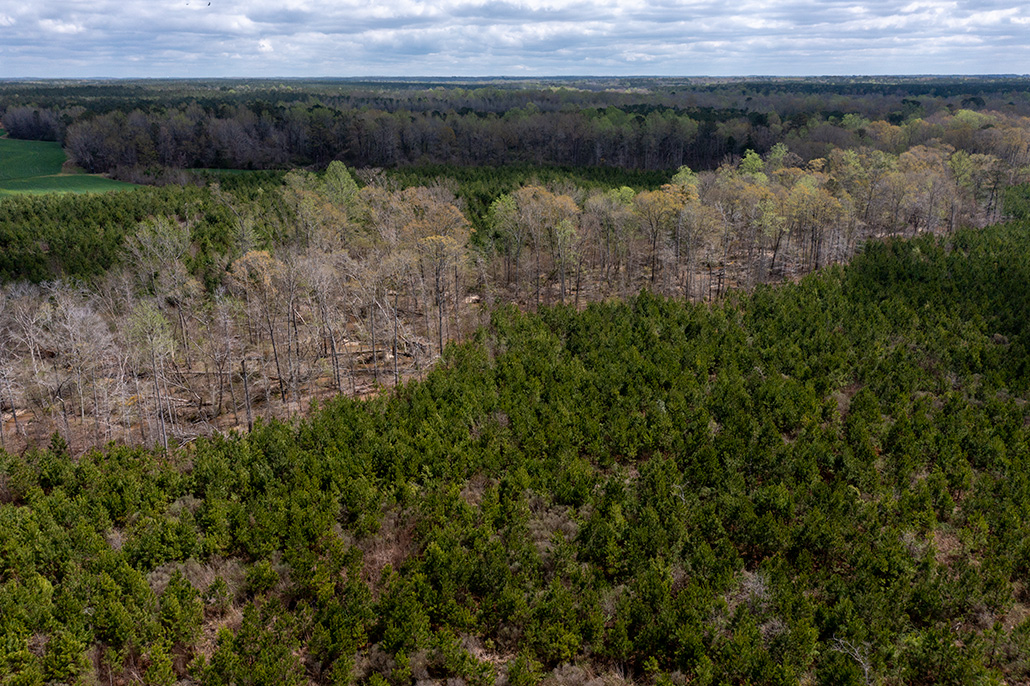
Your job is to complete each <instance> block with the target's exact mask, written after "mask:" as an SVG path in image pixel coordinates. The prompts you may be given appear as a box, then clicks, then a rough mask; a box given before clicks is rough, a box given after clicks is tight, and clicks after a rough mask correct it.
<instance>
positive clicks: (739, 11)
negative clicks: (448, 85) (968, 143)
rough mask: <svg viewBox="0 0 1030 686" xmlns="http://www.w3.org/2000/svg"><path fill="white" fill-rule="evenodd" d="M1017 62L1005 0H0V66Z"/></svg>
mask: <svg viewBox="0 0 1030 686" xmlns="http://www.w3.org/2000/svg"><path fill="white" fill-rule="evenodd" d="M1028 71H1030V9H1028V8H1027V6H1026V5H1024V4H1023V3H1020V2H1011V1H1010V0H981V1H978V2H968V1H965V0H958V1H955V2H940V1H938V0H928V1H923V0H915V1H914V2H910V3H896V2H887V1H885V0H868V1H865V2H850V1H848V0H829V1H822V2H816V1H815V0H761V1H753V0H743V1H742V2H738V3H733V4H732V6H730V7H727V5H725V4H723V3H714V2H708V1H705V2H698V1H691V0H654V1H651V2H643V1H642V0H590V1H589V2H586V1H580V0H526V1H515V0H512V1H503V0H432V1H431V2H413V1H411V0H384V1H382V0H381V1H379V2H371V1H368V0H333V1H328V0H250V1H248V2H243V1H241V0H210V2H208V0H119V1H117V2H115V1H114V0H92V1H90V2H80V1H75V0H35V1H28V2H27V1H26V0H17V1H13V0H0V78H3V77H21V76H40V77H86V76H115V77H133V76H139V77H161V76H184V77H207V76H430V75H435V76H486V75H510V76H520V75H629V74H639V75H684V76H693V75H713V76H722V75H756V74H765V75H818V74H1001V73H1019V74H1022V73H1027V72H1028Z"/></svg>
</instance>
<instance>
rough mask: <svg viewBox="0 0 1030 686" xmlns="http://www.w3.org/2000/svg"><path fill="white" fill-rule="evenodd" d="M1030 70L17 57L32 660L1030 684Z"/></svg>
mask: <svg viewBox="0 0 1030 686" xmlns="http://www.w3.org/2000/svg"><path fill="white" fill-rule="evenodd" d="M1028 85H1030V81H1028V80H1027V79H1025V78H1022V77H992V78H962V77H954V78H943V77H925V78H906V79H894V78H880V77H875V78H865V77H854V78H826V79H700V78H698V79H652V78H618V79H615V78H612V79H596V78H562V79H546V80H545V79H534V80H526V79H489V80H478V81H473V80H466V79H409V80H364V81H358V80H346V79H324V80H275V81H272V80H196V81H186V82H183V81H161V80H143V81H122V80H118V81H69V82H48V81H44V82H35V81H28V80H22V81H5V82H0V121H2V124H3V127H4V129H5V130H6V131H8V132H9V134H10V135H11V136H14V137H22V138H34V139H39V140H54V141H59V142H60V143H61V144H62V145H63V146H64V148H65V150H66V151H67V152H68V154H69V156H70V158H71V160H72V161H73V162H74V163H76V164H78V165H80V166H81V167H83V168H85V169H86V170H88V171H93V172H105V173H109V174H112V175H114V176H117V177H119V178H122V179H127V180H132V181H136V182H142V183H146V184H148V185H147V187H144V188H139V189H137V190H134V191H130V192H119V193H106V194H98V195H92V196H86V197H72V196H65V195H56V194H50V195H41V196H12V197H5V198H0V683H2V684H4V686H6V685H7V684H8V683H10V684H42V683H84V684H95V683H109V684H114V683H130V682H143V683H147V684H173V683H176V682H177V681H187V682H192V683H201V684H211V685H214V684H222V683H236V684H301V683H319V684H322V683H325V684H348V683H361V684H369V685H375V686H383V685H384V684H391V685H393V686H400V685H401V684H411V683H418V682H423V683H425V682H434V683H444V682H446V683H449V684H452V685H453V684H458V683H465V684H489V683H499V684H505V683H506V684H510V685H513V686H514V685H522V684H535V683H539V682H545V683H547V684H554V685H557V684H584V685H587V684H589V685H590V686H601V685H602V684H612V685H619V684H630V683H645V684H656V685H657V684H661V685H662V686H665V685H667V684H677V686H679V685H684V684H795V683H799V682H800V683H819V684H865V685H869V684H890V685H893V684H899V685H900V684H969V683H986V684H1002V683H1019V682H1023V681H1027V680H1028V679H1030V660H1028V657H1027V656H1028V655H1030V619H1028V618H1030V578H1028V575H1030V543H1028V541H1030V479H1028V474H1030V471H1028V468H1030V440H1028V434H1027V432H1028V430H1030V429H1028V427H1030V412H1028V409H1027V407H1028V406H1027V401H1028V399H1030V398H1028V396H1027V394H1028V393H1030V360H1028V340H1030V323H1028V319H1027V314H1028V312H1030V302H1028V297H1030V296H1028V291H1027V288H1026V283H1028V282H1030V258H1028V256H1030V185H1028V182H1030V97H1028V93H1030V91H1028V89H1027V86H1028ZM806 275H807V276H806ZM450 680H454V681H450Z"/></svg>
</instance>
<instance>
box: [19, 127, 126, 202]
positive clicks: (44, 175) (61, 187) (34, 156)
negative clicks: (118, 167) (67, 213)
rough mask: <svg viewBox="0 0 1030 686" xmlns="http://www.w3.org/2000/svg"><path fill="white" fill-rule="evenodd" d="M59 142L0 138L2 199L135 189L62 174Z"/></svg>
mask: <svg viewBox="0 0 1030 686" xmlns="http://www.w3.org/2000/svg"><path fill="white" fill-rule="evenodd" d="M65 159H66V157H65V154H64V150H63V149H62V148H61V145H60V144H59V143H51V142H47V141H23V140H14V139H11V138H0V197H2V196H5V195H15V194H23V193H102V192H104V191H115V190H125V189H129V188H134V187H135V186H133V184H129V183H123V182H121V181H112V180H111V179H106V178H104V177H102V176H94V175H91V174H82V173H79V174H68V173H64V172H63V171H62V167H63V165H64V162H65Z"/></svg>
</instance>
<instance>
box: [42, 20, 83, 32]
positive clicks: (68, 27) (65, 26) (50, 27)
mask: <svg viewBox="0 0 1030 686" xmlns="http://www.w3.org/2000/svg"><path fill="white" fill-rule="evenodd" d="M39 26H40V27H41V28H42V29H43V30H44V31H48V32H50V33H61V34H76V33H82V32H83V31H84V30H85V29H84V28H83V27H82V25H80V24H73V23H71V22H66V21H58V20H56V19H43V20H41V21H40V22H39Z"/></svg>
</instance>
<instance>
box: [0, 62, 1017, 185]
mask: <svg viewBox="0 0 1030 686" xmlns="http://www.w3.org/2000/svg"><path fill="white" fill-rule="evenodd" d="M1028 84H1030V81H1027V80H1026V79H1018V78H1011V79H936V80H935V79H913V80H910V81H889V80H883V79H867V80H864V81H862V80H848V79H838V80H815V79H813V80H798V79H794V80H789V79H787V80H750V81H732V80H730V81H715V80H703V79H695V80H686V79H593V80H587V79H564V80H554V81H542V82H525V81H509V80H494V81H489V82H478V83H469V82H454V81H441V82H439V83H437V82H428V81H412V82H405V83H398V82H393V83H390V82H384V83H371V82H359V81H316V82H290V81H286V82H281V83H278V82H272V81H199V82H197V81H180V82H163V81H159V82H114V83H86V84H83V83H78V84H59V83H52V84H51V83H42V84H39V83H14V84H11V83H8V84H0V115H2V121H3V125H4V127H5V129H6V130H7V131H8V132H9V134H10V135H11V136H13V137H16V138H32V139H40V140H60V141H63V142H64V144H65V146H66V148H67V150H68V152H69V154H70V155H71V157H72V159H73V160H74V161H75V162H76V163H78V164H79V165H80V166H82V167H83V168H85V169H87V170H88V171H91V172H103V173H107V172H112V171H115V170H120V171H121V173H122V174H123V175H125V174H126V173H128V172H127V171H126V170H130V169H136V168H147V167H153V166H163V167H173V168H198V167H215V168H238V169H270V168H283V167H289V166H307V165H314V166H320V167H324V166H325V165H326V164H328V162H330V161H332V160H340V161H343V162H345V163H347V164H349V165H351V166H355V167H359V168H360V167H370V166H371V167H394V166H403V165H412V164H459V165H476V166H479V165H506V164H514V163H529V164H546V165H570V166H610V167H618V168H623V169H666V170H673V169H676V168H678V167H680V166H682V165H688V166H690V167H691V168H693V169H713V168H715V167H716V166H718V165H719V164H720V163H722V162H723V161H724V160H725V159H726V158H727V156H734V155H736V156H739V155H742V154H743V153H744V152H745V151H746V150H748V149H751V150H755V151H756V152H758V153H760V154H764V153H765V152H767V151H768V150H770V149H771V148H772V146H773V145H775V144H776V143H777V142H788V144H789V143H790V141H791V140H792V139H793V140H795V141H797V142H799V143H802V142H805V141H814V142H815V143H816V144H818V143H832V144H835V145H837V146H844V147H854V146H856V145H859V144H861V143H862V142H864V141H863V134H864V133H865V132H864V130H863V129H862V128H861V127H860V126H850V125H847V123H846V120H847V118H848V117H849V116H850V117H851V118H852V119H851V122H852V123H854V122H856V121H858V122H861V121H866V122H869V121H874V122H882V123H884V124H888V125H904V124H909V123H911V122H916V121H933V120H934V119H935V118H937V119H939V118H941V117H944V116H947V115H950V114H953V113H954V112H956V111H958V110H960V109H973V110H984V109H987V110H991V111H996V112H1000V113H1003V114H1005V115H1006V116H1022V115H1025V114H1028V113H1030V99H1028V95H1027V94H1028V90H1027V85H1028ZM842 127H843V130H845V131H848V133H850V134H853V135H852V136H848V135H847V134H846V133H845V134H842V133H839V131H834V129H837V130H841V129H842ZM849 138H853V139H854V140H851V141H850V144H848V141H847V140H842V139H849ZM911 144H916V143H911ZM795 147H796V146H794V145H791V149H792V150H794V151H795V152H798V153H799V154H801V155H802V157H806V158H807V157H818V156H821V154H822V153H821V152H820V151H819V150H817V149H813V150H811V151H810V152H811V155H806V154H805V153H806V152H808V151H803V150H795ZM810 147H811V146H810ZM891 152H897V151H896V150H891Z"/></svg>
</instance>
